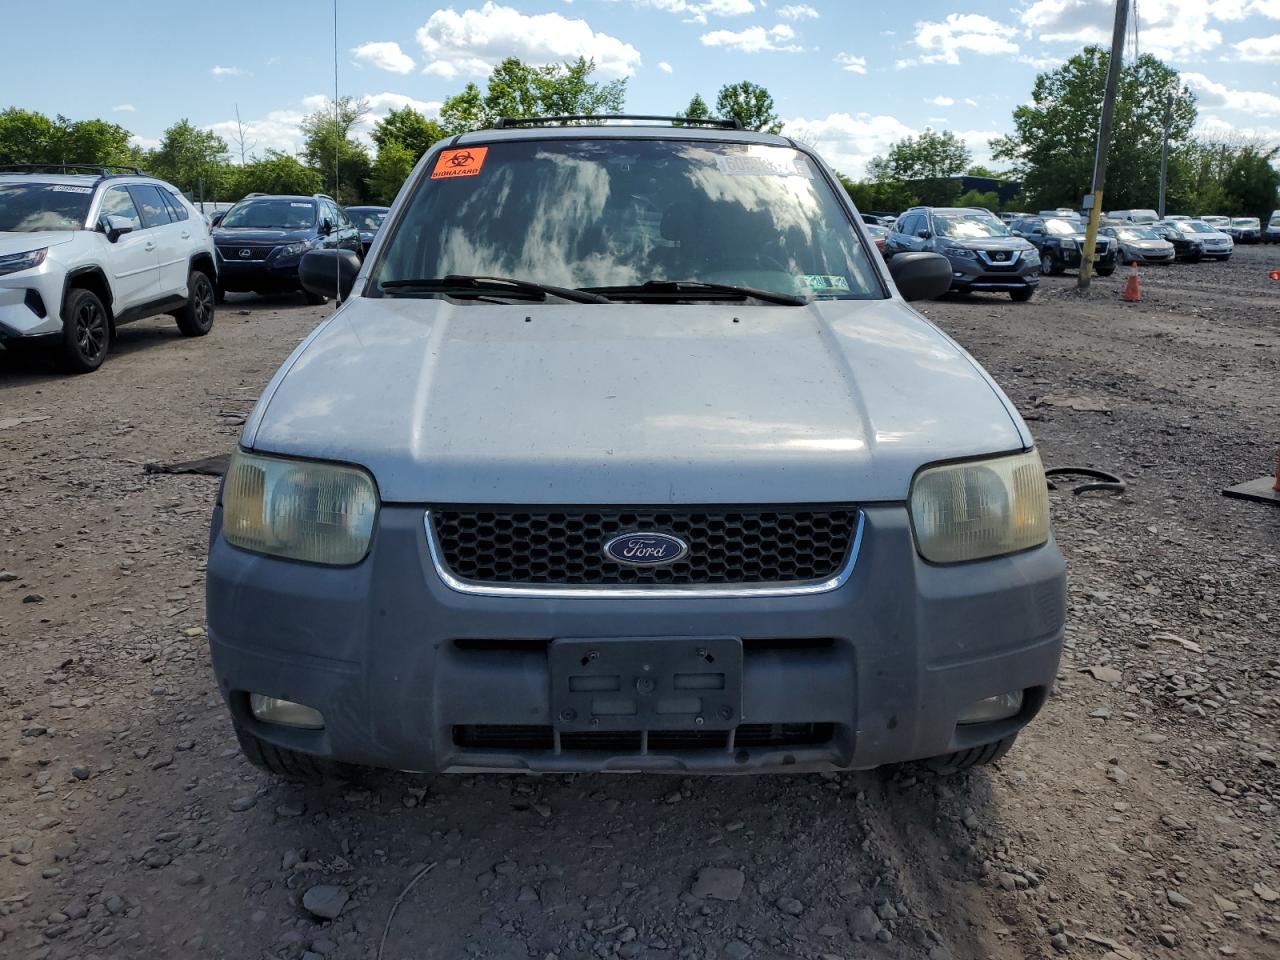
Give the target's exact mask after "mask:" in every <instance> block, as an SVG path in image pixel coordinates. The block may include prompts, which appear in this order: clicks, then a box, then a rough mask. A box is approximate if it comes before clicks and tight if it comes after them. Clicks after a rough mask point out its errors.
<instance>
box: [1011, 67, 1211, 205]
mask: <svg viewBox="0 0 1280 960" xmlns="http://www.w3.org/2000/svg"><path fill="white" fill-rule="evenodd" d="M1109 56H1110V55H1109V53H1108V52H1107V51H1106V50H1104V49H1103V48H1102V47H1097V46H1092V47H1086V48H1085V49H1084V50H1083V51H1081V52H1080V53H1078V54H1076V55H1075V56H1074V57H1072V58H1071V59H1070V60H1068V61H1067V62H1066V63H1064V64H1063V65H1062V66H1061V67H1058V68H1057V69H1056V70H1051V71H1048V72H1046V73H1041V74H1039V75H1038V76H1037V77H1036V80H1035V84H1034V86H1033V87H1032V92H1031V102H1030V103H1029V104H1023V105H1022V106H1019V107H1018V108H1017V109H1015V110H1014V111H1013V126H1014V131H1013V133H1011V134H1010V135H1009V136H1007V137H1000V138H998V139H996V140H993V141H992V147H993V149H994V156H995V158H996V159H997V160H1004V161H1007V162H1008V163H1010V164H1011V165H1013V167H1014V168H1015V169H1016V171H1017V172H1018V173H1019V174H1021V176H1022V181H1023V189H1024V190H1025V191H1026V193H1027V195H1028V196H1029V197H1030V198H1031V200H1032V202H1033V203H1034V204H1035V205H1038V206H1041V207H1050V206H1055V205H1057V204H1071V205H1075V204H1076V203H1078V202H1079V201H1080V198H1081V197H1082V196H1083V195H1084V194H1086V193H1088V192H1089V189H1090V186H1091V182H1092V177H1093V156H1094V147H1095V143H1096V138H1097V131H1098V125H1099V122H1100V118H1101V116H1102V93H1103V89H1104V88H1105V86H1106V73H1107V61H1108V59H1109ZM1169 92H1171V93H1172V94H1173V102H1172V109H1171V111H1170V124H1169V139H1170V143H1171V144H1173V145H1174V146H1175V148H1176V147H1177V146H1179V145H1183V144H1185V143H1186V142H1187V141H1188V139H1189V137H1190V133H1191V128H1192V126H1193V125H1194V124H1195V119H1196V106H1195V95H1194V94H1193V93H1192V92H1191V91H1190V90H1189V89H1187V88H1186V87H1185V86H1182V85H1181V82H1180V80H1179V77H1178V73H1177V71H1175V70H1171V69H1170V68H1169V67H1167V66H1165V65H1164V64H1163V63H1161V62H1160V61H1159V60H1158V59H1156V58H1155V57H1154V56H1152V55H1151V54H1149V53H1146V54H1143V55H1142V56H1140V57H1139V58H1138V59H1137V60H1136V61H1135V62H1134V63H1132V64H1129V65H1128V66H1126V67H1124V68H1123V70H1121V73H1120V85H1119V87H1118V89H1117V92H1116V107H1115V122H1114V132H1113V135H1112V139H1111V147H1110V152H1109V155H1108V160H1107V185H1106V192H1105V199H1104V206H1105V207H1106V209H1116V208H1126V207H1154V206H1155V205H1156V194H1157V191H1158V186H1157V185H1158V182H1159V168H1160V143H1161V139H1162V136H1163V126H1164V111H1165V94H1166V93H1169Z"/></svg>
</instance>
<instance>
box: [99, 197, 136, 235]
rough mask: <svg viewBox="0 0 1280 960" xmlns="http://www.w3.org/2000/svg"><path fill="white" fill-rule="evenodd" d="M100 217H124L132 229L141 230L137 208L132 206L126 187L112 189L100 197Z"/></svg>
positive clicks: (131, 199) (131, 198)
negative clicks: (131, 225)
mask: <svg viewBox="0 0 1280 960" xmlns="http://www.w3.org/2000/svg"><path fill="white" fill-rule="evenodd" d="M102 215H103V216H104V217H124V218H125V219H126V220H128V221H129V222H130V223H131V224H133V229H135V230H141V229H142V217H141V216H139V215H138V208H137V207H136V206H135V205H134V202H133V197H132V196H130V194H129V188H128V187H112V188H111V189H110V190H108V191H107V192H106V193H105V194H103V195H102Z"/></svg>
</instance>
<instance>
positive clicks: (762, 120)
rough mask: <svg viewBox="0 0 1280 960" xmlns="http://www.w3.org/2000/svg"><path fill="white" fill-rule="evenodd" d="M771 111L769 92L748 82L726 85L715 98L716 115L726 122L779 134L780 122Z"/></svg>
mask: <svg viewBox="0 0 1280 960" xmlns="http://www.w3.org/2000/svg"><path fill="white" fill-rule="evenodd" d="M695 99H701V98H695ZM689 106H690V107H692V106H693V103H692V102H690V104H689ZM773 110H774V107H773V97H772V96H771V95H770V93H769V91H768V90H766V89H765V88H764V87H762V86H760V85H759V84H756V83H752V82H751V81H750V80H743V81H742V82H740V83H729V84H726V85H725V86H723V87H721V88H720V94H719V96H717V97H716V115H717V116H720V117H724V118H725V119H726V120H741V121H742V125H743V126H744V127H746V128H747V129H748V130H760V131H763V132H764V133H781V132H782V120H781V119H779V117H778V115H777V114H776V113H774V112H773ZM689 115H690V114H686V116H689Z"/></svg>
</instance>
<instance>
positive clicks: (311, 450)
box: [207, 118, 1065, 777]
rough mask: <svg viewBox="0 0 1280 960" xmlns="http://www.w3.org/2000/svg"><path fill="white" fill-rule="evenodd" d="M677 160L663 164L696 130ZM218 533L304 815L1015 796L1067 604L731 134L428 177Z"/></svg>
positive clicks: (392, 222) (239, 623) (901, 336)
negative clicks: (527, 793) (375, 782)
mask: <svg viewBox="0 0 1280 960" xmlns="http://www.w3.org/2000/svg"><path fill="white" fill-rule="evenodd" d="M677 124H678V125H677ZM300 274H301V277H302V280H303V282H304V283H305V284H306V285H307V286H308V288H309V289H310V290H311V291H312V292H313V293H316V294H320V295H324V296H335V295H340V296H341V297H342V298H343V300H344V302H343V304H342V305H341V307H340V308H339V309H337V310H336V311H335V312H334V313H333V314H332V315H331V316H329V317H327V318H326V319H325V320H324V321H323V322H322V323H321V324H320V325H319V326H318V327H317V328H316V329H315V330H314V331H313V332H312V333H311V335H310V336H309V337H307V339H306V340H305V341H303V343H301V344H300V345H299V346H298V348H297V349H296V350H295V351H294V353H293V355H292V356H291V357H289V359H288V360H287V361H286V362H285V363H284V365H283V366H282V367H281V368H280V370H279V371H278V372H277V373H276V375H275V377H274V378H273V379H272V380H271V383H270V384H269V385H268V387H267V389H266V391H265V392H264V393H263V395H262V397H261V399H260V400H259V401H258V404H257V406H256V408H255V409H254V411H253V413H252V414H251V416H250V418H249V420H248V422H247V423H246V424H245V428H244V433H243V435H242V436H241V438H240V444H239V449H238V450H237V451H236V452H235V454H234V456H233V458H232V461H231V464H230V467H229V469H228V472H227V475H226V478H225V481H224V484H223V486H222V489H221V491H220V494H219V497H218V502H217V506H216V508H215V510H214V514H213V522H212V530H211V535H210V541H209V544H210V546H209V563H208V579H207V584H208V586H207V589H208V620H209V638H210V645H211V648H212V656H213V663H214V667H215V672H216V676H217V680H218V684H219V686H220V688H221V692H222V695H223V696H224V698H225V700H226V703H227V705H228V707H229V709H230V714H231V719H232V721H233V724H234V727H235V730H236V733H237V736H238V738H239V741H240V744H241V746H242V748H243V750H244V752H245V754H246V755H247V757H248V758H249V760H251V761H252V762H254V763H255V764H258V765H259V766H262V767H264V768H266V769H268V770H271V771H274V772H276V773H278V774H281V775H285V776H296V777H305V776H313V775H320V774H322V773H323V772H324V771H325V770H326V769H328V768H331V767H332V766H333V765H335V764H355V765H365V766H378V767H390V768H396V769H404V770H415V771H433V772H439V771H466V770H507V771H529V772H549V771H651V772H658V771H682V772H685V771H687V772H693V773H734V772H744V773H759V772H782V771H793V770H815V769H818V770H823V769H826V770H834V769H850V768H868V767H874V766H877V765H879V764H884V763H890V762H897V761H908V760H916V759H925V760H933V761H934V762H935V763H936V764H937V765H939V766H941V767H942V768H956V767H965V766H971V765H973V764H977V763H984V762H988V761H991V760H994V759H996V758H998V757H1000V756H1001V755H1002V754H1003V753H1004V752H1005V751H1006V750H1007V749H1008V748H1009V746H1010V745H1011V744H1012V743H1013V740H1014V738H1015V737H1016V736H1017V734H1018V731H1019V730H1020V729H1021V728H1022V727H1023V726H1024V725H1025V724H1027V723H1028V722H1029V721H1030V720H1031V719H1032V717H1034V716H1035V715H1036V713H1037V712H1038V711H1039V710H1040V708H1041V707H1042V705H1043V704H1044V702H1045V699H1046V697H1047V696H1048V693H1049V690H1050V687H1051V686H1052V684H1053V682H1054V677H1055V673H1056V671H1057V667H1058V660H1059V654H1060V650H1061V644H1062V637H1063V616H1064V608H1065V578H1064V566H1063V561H1062V557H1061V555H1060V554H1059V552H1058V548H1057V546H1056V545H1055V543H1054V540H1053V538H1052V536H1051V534H1050V529H1049V506H1048V500H1047V492H1046V485H1045V478H1044V473H1043V469H1042V467H1041V463H1040V457H1039V455H1038V453H1037V452H1036V449H1035V446H1034V443H1033V441H1032V438H1031V435H1030V433H1028V431H1027V427H1026V424H1024V423H1023V421H1022V419H1021V418H1020V417H1019V416H1018V412H1017V410H1016V409H1015V408H1014V406H1013V404H1012V403H1011V402H1010V401H1009V400H1008V398H1007V397H1005V395H1004V394H1003V393H1002V392H1001V391H1000V389H999V388H998V387H997V386H996V384H995V383H994V382H993V381H992V379H991V377H990V376H988V375H987V373H986V372H985V371H984V370H983V369H982V368H981V367H980V366H979V365H978V364H977V362H976V361H974V359H973V358H972V357H970V356H969V355H968V354H967V353H965V352H964V350H962V349H961V348H960V347H959V346H957V345H956V344H955V343H954V342H953V341H952V340H951V339H950V338H949V337H947V336H946V335H945V334H943V333H942V332H941V331H940V330H938V329H937V328H936V327H935V326H934V325H933V324H931V323H930V322H929V321H927V320H925V319H924V318H923V317H921V316H920V314H918V313H917V312H916V311H915V310H913V309H912V308H911V306H910V305H909V304H908V302H907V299H909V298H922V297H930V296H937V295H939V294H941V293H942V292H944V291H945V290H946V289H947V288H948V287H949V286H950V282H951V274H952V270H951V267H950V265H949V264H948V262H947V261H946V260H945V259H944V258H942V257H939V256H936V255H934V254H928V253H908V254H902V255H899V256H898V257H895V258H894V260H893V262H892V264H891V265H889V266H886V264H885V262H884V260H882V259H881V258H880V257H879V256H876V255H875V254H874V252H873V243H872V241H871V240H870V238H869V237H868V236H867V234H866V232H865V229H864V227H863V226H862V221H861V218H860V217H859V215H858V212H857V211H856V210H855V209H854V207H853V205H852V204H851V203H850V201H849V198H848V196H847V195H846V194H845V192H844V191H843V190H842V189H840V187H839V184H838V181H837V180H836V177H835V175H834V174H833V172H832V171H831V169H830V168H829V167H828V166H827V165H826V164H825V163H823V162H822V160H821V159H820V158H819V157H818V156H817V155H816V154H815V153H814V152H813V151H812V150H811V149H810V148H808V147H807V146H805V145H804V144H800V143H797V142H795V141H792V140H789V139H787V138H785V137H781V136H773V135H768V134H762V133H754V132H749V131H744V130H742V129H740V128H738V127H737V126H736V125H735V124H733V123H730V122H714V123H702V124H699V125H694V124H693V123H691V122H689V121H684V120H679V121H676V122H675V123H671V122H663V121H655V120H654V118H643V119H640V120H635V121H633V122H632V124H631V125H618V124H612V123H607V122H600V121H599V120H595V121H594V122H592V123H589V124H575V121H574V118H550V119H547V120H541V121H524V120H522V121H504V122H502V123H501V125H500V127H499V128H498V129H493V130H484V131H480V132H476V133H469V134H465V135H463V136H460V137H454V138H451V139H450V140H448V141H446V142H443V143H440V144H437V146H436V147H435V148H434V149H432V150H431V151H430V152H429V153H427V154H426V156H424V157H423V159H422V160H421V161H420V162H419V164H418V166H417V167H416V169H415V170H414V172H413V173H412V174H411V176H410V177H409V179H408V181H407V183H406V184H405V186H404V188H403V189H402V190H401V192H400V195H399V197H398V198H397V199H396V201H395V203H394V205H393V206H392V207H391V210H390V213H389V214H388V216H387V219H386V222H385V225H384V226H383V228H382V230H381V231H380V232H379V233H378V236H377V239H375V240H374V242H373V247H372V249H371V250H370V252H369V255H368V257H367V258H366V259H365V260H364V262H363V263H361V262H360V260H359V258H358V257H357V256H356V255H355V254H353V253H351V252H348V251H339V250H323V251H314V252H310V253H308V254H307V255H306V256H305V257H304V258H303V262H302V265H301V268H300Z"/></svg>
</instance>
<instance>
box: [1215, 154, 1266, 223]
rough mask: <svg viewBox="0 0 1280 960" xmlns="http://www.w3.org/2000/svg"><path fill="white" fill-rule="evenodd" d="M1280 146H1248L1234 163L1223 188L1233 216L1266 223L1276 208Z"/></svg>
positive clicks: (1237, 155)
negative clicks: (1276, 162)
mask: <svg viewBox="0 0 1280 960" xmlns="http://www.w3.org/2000/svg"><path fill="white" fill-rule="evenodd" d="M1277 155H1280V147H1271V148H1270V149H1266V148H1262V147H1257V146H1253V145H1250V146H1247V147H1245V148H1244V149H1242V150H1241V151H1240V152H1239V153H1237V154H1236V156H1235V158H1234V159H1233V160H1232V162H1231V169H1230V171H1228V173H1227V177H1226V181H1225V182H1224V183H1223V185H1222V186H1223V189H1224V190H1225V191H1226V193H1227V196H1228V198H1229V199H1230V201H1231V203H1232V207H1233V208H1234V209H1232V211H1231V212H1232V213H1239V214H1241V215H1243V216H1248V217H1258V218H1260V219H1261V220H1262V221H1263V222H1264V223H1265V222H1266V221H1267V218H1268V217H1270V216H1271V211H1272V210H1274V209H1275V208H1276V190H1277V189H1280V170H1276V168H1275V166H1274V163H1275V160H1276V157H1277Z"/></svg>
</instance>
